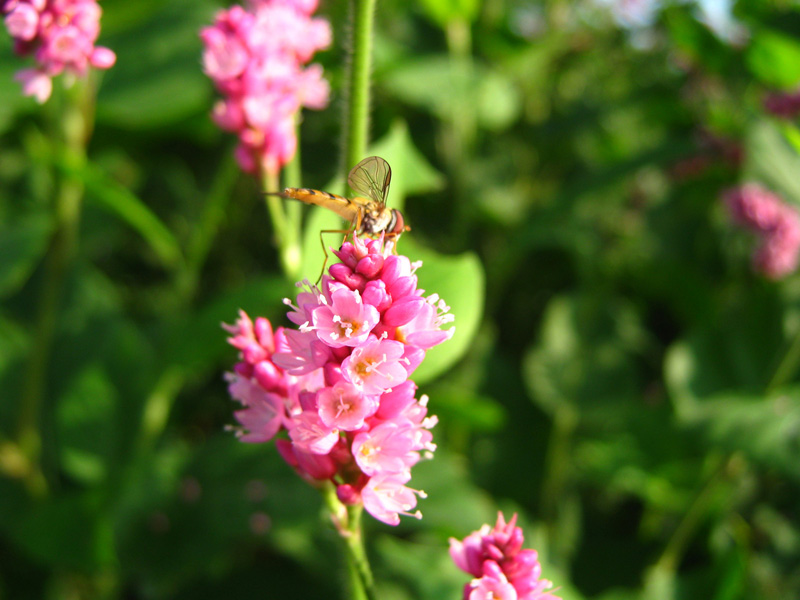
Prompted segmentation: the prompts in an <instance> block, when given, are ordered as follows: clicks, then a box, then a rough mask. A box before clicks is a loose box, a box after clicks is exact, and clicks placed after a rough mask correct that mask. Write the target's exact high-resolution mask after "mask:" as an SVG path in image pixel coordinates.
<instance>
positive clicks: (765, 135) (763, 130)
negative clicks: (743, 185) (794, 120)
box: [742, 119, 800, 206]
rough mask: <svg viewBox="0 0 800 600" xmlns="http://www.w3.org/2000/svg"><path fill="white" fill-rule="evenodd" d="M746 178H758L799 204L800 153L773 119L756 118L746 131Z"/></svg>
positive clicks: (744, 174)
mask: <svg viewBox="0 0 800 600" xmlns="http://www.w3.org/2000/svg"><path fill="white" fill-rule="evenodd" d="M745 147H746V149H747V152H745V156H746V157H747V158H746V159H745V164H744V166H743V169H742V174H743V179H744V180H745V181H758V182H761V183H763V184H764V185H766V186H767V187H769V188H770V189H772V190H773V191H775V192H777V193H779V194H782V195H783V196H784V197H785V199H786V200H789V201H791V202H793V203H794V204H796V205H798V206H800V178H798V177H797V173H800V154H798V152H797V150H795V149H794V148H793V147H792V145H791V143H790V142H789V141H787V139H786V138H785V137H784V135H783V134H782V133H781V130H780V129H779V128H778V127H777V126H776V125H775V123H774V122H772V121H769V120H767V119H762V120H758V121H756V122H755V123H754V124H753V125H752V126H751V127H750V129H749V130H748V132H747V138H746V146H745Z"/></svg>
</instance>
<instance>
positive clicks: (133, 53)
mask: <svg viewBox="0 0 800 600" xmlns="http://www.w3.org/2000/svg"><path fill="white" fill-rule="evenodd" d="M149 8H152V7H149ZM216 8H217V5H216V4H215V3H212V2H208V1H205V0H203V1H201V0H176V1H173V2H165V3H162V4H161V6H160V9H161V10H159V11H155V12H150V13H149V14H148V18H147V19H146V20H144V21H142V20H138V21H137V20H136V19H131V20H130V21H129V22H128V28H127V29H125V30H122V31H119V32H117V33H116V34H115V35H111V36H107V37H105V38H104V39H103V43H104V44H106V45H108V46H109V47H111V48H113V49H114V51H115V52H116V53H117V62H116V64H115V65H114V68H113V69H109V70H108V71H107V72H105V74H104V79H103V83H102V86H101V87H100V91H99V94H98V102H97V106H98V113H97V114H98V120H101V121H110V122H113V123H114V124H115V125H117V126H121V127H125V128H129V129H141V128H157V127H163V126H164V125H166V124H169V123H173V122H177V121H179V120H181V119H185V118H186V117H188V116H190V115H193V114H198V115H199V114H201V113H203V112H204V111H206V110H208V107H209V106H210V104H211V83H210V81H209V80H208V79H207V78H206V77H205V76H204V75H203V73H202V70H201V68H200V64H199V63H200V56H201V54H202V44H201V42H200V38H199V37H198V31H199V30H200V28H201V27H202V26H204V25H210V23H211V20H212V18H213V14H214V10H215V9H216Z"/></svg>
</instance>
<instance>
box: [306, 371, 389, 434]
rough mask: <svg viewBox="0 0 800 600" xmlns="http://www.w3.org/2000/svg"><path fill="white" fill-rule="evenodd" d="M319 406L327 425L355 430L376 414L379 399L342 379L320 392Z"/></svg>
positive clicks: (321, 415) (318, 397) (320, 413)
mask: <svg viewBox="0 0 800 600" xmlns="http://www.w3.org/2000/svg"><path fill="white" fill-rule="evenodd" d="M317 406H318V407H319V416H320V419H321V420H322V422H323V423H324V424H325V425H326V426H328V427H332V428H337V429H341V430H343V431H354V430H356V429H360V428H361V427H363V426H364V419H366V418H367V417H370V416H372V415H373V414H375V411H376V410H377V409H378V400H377V398H375V397H374V396H368V395H365V394H364V393H362V392H361V391H360V390H359V389H358V388H357V387H355V386H354V385H352V384H350V383H347V382H346V381H340V382H338V383H337V384H336V385H334V386H333V387H332V388H323V389H322V390H320V391H319V392H318V394H317Z"/></svg>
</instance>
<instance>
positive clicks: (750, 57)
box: [746, 29, 800, 88]
mask: <svg viewBox="0 0 800 600" xmlns="http://www.w3.org/2000/svg"><path fill="white" fill-rule="evenodd" d="M746 60H747V66H748V67H749V68H750V71H751V72H752V73H753V74H754V75H755V76H756V77H758V78H759V79H760V80H761V81H762V82H763V83H765V84H767V85H769V86H773V87H777V88H790V87H792V86H795V85H797V83H798V82H800V43H798V41H797V38H793V37H789V36H787V35H783V34H781V33H778V32H777V31H773V30H769V29H761V30H759V31H756V32H755V34H754V35H753V38H752V39H751V40H750V45H749V46H748V49H747V55H746Z"/></svg>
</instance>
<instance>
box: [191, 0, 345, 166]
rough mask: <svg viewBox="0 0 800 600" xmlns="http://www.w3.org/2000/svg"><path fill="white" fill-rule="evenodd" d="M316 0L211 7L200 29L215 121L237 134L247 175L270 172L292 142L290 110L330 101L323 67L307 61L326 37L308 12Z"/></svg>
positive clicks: (326, 28) (290, 152)
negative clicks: (209, 20)
mask: <svg viewBox="0 0 800 600" xmlns="http://www.w3.org/2000/svg"><path fill="white" fill-rule="evenodd" d="M316 8H317V0H250V2H249V4H248V6H247V8H244V7H242V6H232V7H231V8H229V9H227V10H223V11H220V12H219V13H217V15H216V18H215V19H214V24H213V25H212V26H210V27H205V28H203V29H202V30H201V32H200V38H201V39H202V41H203V44H204V46H205V50H204V52H203V68H204V70H205V72H206V74H207V75H208V76H209V77H210V78H211V79H212V81H213V82H214V85H215V86H216V88H217V89H218V90H219V91H220V92H221V93H222V94H223V96H224V99H222V100H220V101H219V102H217V104H216V105H215V106H214V110H213V113H212V116H213V119H214V121H215V122H216V123H217V125H219V127H221V128H222V129H224V130H225V131H230V132H233V133H236V134H237V135H238V136H239V145H238V147H237V149H236V159H237V161H238V162H239V165H240V166H241V168H242V169H243V170H244V171H246V172H248V173H253V174H263V173H270V174H273V175H274V174H276V173H277V172H278V171H279V170H280V168H281V167H282V166H283V165H285V164H286V163H288V162H289V161H290V160H291V159H292V157H293V156H294V153H295V150H296V147H297V137H296V135H295V115H296V113H297V112H298V111H299V110H300V108H301V107H303V106H305V107H308V108H315V109H321V108H324V107H325V105H326V104H327V103H328V93H329V87H328V82H327V81H326V80H325V79H324V78H323V77H322V67H320V66H319V65H316V64H315V65H311V66H309V67H305V66H304V65H306V64H307V63H308V62H309V61H310V60H311V57H312V56H313V55H314V53H315V52H316V51H317V50H322V49H324V48H327V47H328V46H329V45H330V42H331V29H330V25H329V24H328V22H327V21H326V20H324V19H320V18H312V17H311V14H312V13H313V12H314V11H315V10H316Z"/></svg>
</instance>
